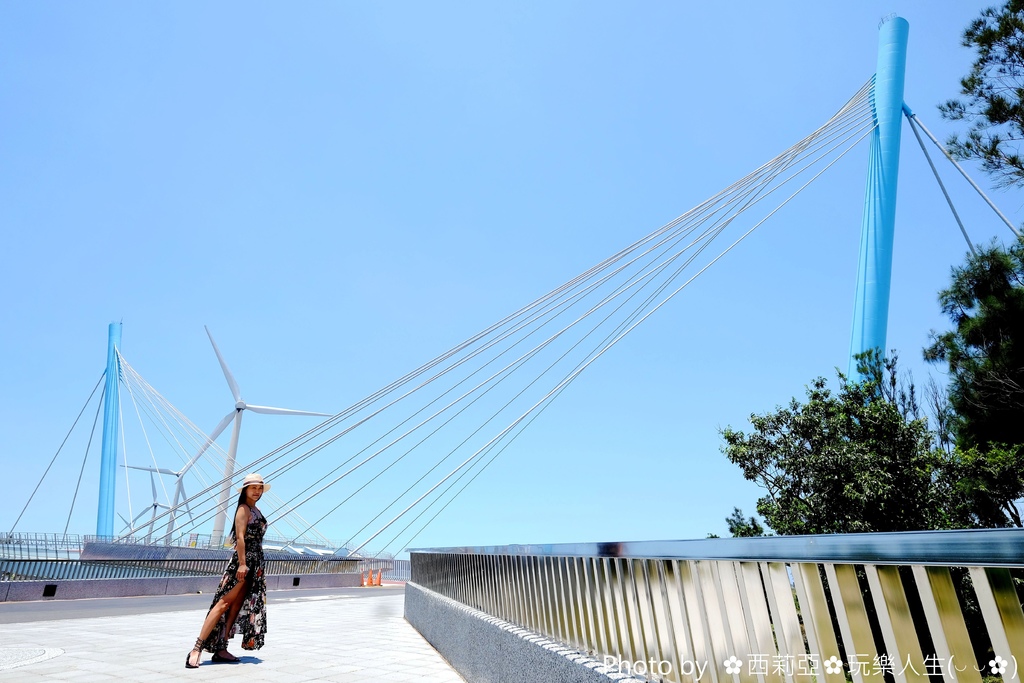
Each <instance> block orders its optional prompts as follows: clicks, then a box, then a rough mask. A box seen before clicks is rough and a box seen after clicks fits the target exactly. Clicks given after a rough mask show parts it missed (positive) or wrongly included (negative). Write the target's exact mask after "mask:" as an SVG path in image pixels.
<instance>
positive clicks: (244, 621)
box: [203, 507, 267, 652]
mask: <svg viewBox="0 0 1024 683" xmlns="http://www.w3.org/2000/svg"><path fill="white" fill-rule="evenodd" d="M266 531H267V519H266V517H264V516H263V513H261V512H260V511H259V510H257V509H256V508H255V507H254V508H250V510H249V523H248V524H247V525H246V527H245V566H246V567H248V568H249V571H248V572H247V573H246V579H245V583H246V588H245V597H244V598H242V607H241V609H240V610H239V611H238V617H237V618H236V619H235V623H233V624H231V625H230V628H229V625H228V623H227V621H228V614H227V613H225V614H224V616H222V617H221V618H220V621H218V622H217V626H216V627H215V628H214V629H213V633H211V634H210V635H209V637H208V638H207V639H206V640H205V641H204V642H203V649H205V650H206V651H207V652H218V651H220V650H226V649H227V647H228V640H230V639H231V638H232V637H233V636H234V635H235V633H236V632H237V630H238V629H239V628H241V630H242V648H244V649H246V650H259V649H260V648H261V647H263V636H264V634H265V633H266V632H267V582H266V579H265V578H264V576H263V535H264V534H265V533H266ZM237 585H238V551H237V550H236V551H235V552H234V553H233V554H232V555H231V561H230V562H228V566H227V569H225V570H224V576H223V577H222V578H221V580H220V586H218V588H217V593H216V594H215V595H214V596H213V602H212V603H210V609H213V606H214V605H216V604H217V601H218V600H220V599H221V598H222V597H224V596H225V595H227V593H228V592H229V591H230V590H231V589H232V588H234V587H235V586H237ZM207 613H209V612H207Z"/></svg>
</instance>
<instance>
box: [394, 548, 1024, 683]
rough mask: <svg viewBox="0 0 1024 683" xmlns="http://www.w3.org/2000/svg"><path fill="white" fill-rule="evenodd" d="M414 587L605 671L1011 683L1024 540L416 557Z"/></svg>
mask: <svg viewBox="0 0 1024 683" xmlns="http://www.w3.org/2000/svg"><path fill="white" fill-rule="evenodd" d="M411 558H412V581H413V583H415V584H419V585H420V586H422V587H424V588H427V589H429V590H432V591H434V592H436V593H439V594H441V595H444V596H447V597H448V598H451V599H453V600H455V601H457V602H460V603H462V604H464V605H467V606H469V607H472V608H474V609H477V610H480V611H481V612H484V613H486V614H488V615H491V616H493V617H497V618H499V619H502V620H504V621H507V622H511V623H512V624H515V625H518V626H520V627H523V628H526V629H529V630H532V631H535V632H537V633H539V634H542V635H544V636H547V637H549V638H552V639H554V640H558V641H561V642H563V643H565V644H567V645H569V646H571V647H572V648H575V649H577V650H579V651H580V652H582V653H584V654H589V655H590V656H592V657H594V658H596V659H597V660H598V661H600V662H603V663H604V664H605V665H606V666H607V667H608V668H609V669H611V670H613V671H617V672H621V673H624V674H633V675H634V676H641V677H643V676H647V677H648V678H656V679H661V680H666V681H688V682H694V681H696V682H699V683H726V682H729V683H735V682H737V681H738V682H740V683H754V681H757V682H758V683H805V682H806V683H810V682H811V681H816V682H818V683H846V682H847V681H852V682H853V683H866V682H868V681H878V682H879V683H881V682H882V681H887V682H890V683H892V682H895V683H936V682H937V681H940V680H941V681H943V682H944V683H982V680H983V678H985V679H989V678H990V677H991V676H994V675H996V674H998V675H1000V676H1001V677H1002V680H1003V681H1011V680H1012V681H1020V673H1019V671H1018V665H1024V612H1022V608H1021V602H1022V600H1021V594H1020V593H1019V592H1018V591H1022V590H1024V588H1022V578H1024V572H1022V567H1024V530H1022V529H1009V530H1004V529H993V530H977V531H950V532H909V533H891V534H889V533H885V534H843V535H831V536H790V537H762V538H736V539H706V540H698V541H667V542H641V543H606V544H595V543H584V544H559V545H546V546H500V547H483V548H440V549H424V550H414V551H412V554H411Z"/></svg>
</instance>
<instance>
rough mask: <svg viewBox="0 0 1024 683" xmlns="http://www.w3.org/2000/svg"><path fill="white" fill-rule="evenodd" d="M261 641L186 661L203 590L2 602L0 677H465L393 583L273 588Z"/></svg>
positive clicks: (202, 608)
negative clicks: (227, 658) (408, 613)
mask: <svg viewBox="0 0 1024 683" xmlns="http://www.w3.org/2000/svg"><path fill="white" fill-rule="evenodd" d="M269 598H270V600H269V601H270V604H269V606H268V608H267V612H268V620H269V624H268V625H269V629H268V632H267V641H266V645H265V646H264V647H263V649H262V650H258V651H254V652H248V651H246V650H242V649H241V648H240V647H239V646H238V642H239V639H238V638H235V640H234V641H233V645H234V647H233V648H232V651H233V652H234V653H235V654H236V655H238V656H239V657H241V658H242V660H243V663H241V664H213V663H212V662H210V657H209V655H208V654H206V655H204V661H203V664H202V666H201V667H200V668H199V669H194V670H189V669H185V668H184V664H185V661H184V660H185V653H186V652H187V651H188V649H189V647H190V645H191V643H192V642H193V641H194V640H195V636H196V632H197V631H198V629H199V625H200V623H201V622H202V618H203V616H204V615H205V612H206V608H207V607H208V605H209V599H210V596H208V595H194V596H167V597H163V596H162V597H160V598H117V599H107V600H74V601H59V602H33V603H0V672H2V673H0V678H2V679H3V680H4V682H5V683H7V682H14V681H58V680H59V681H67V680H75V681H83V682H84V681H113V680H132V681H142V682H145V681H176V680H188V681H197V680H211V679H213V678H215V679H217V680H219V681H224V680H231V681H235V680H237V681H242V680H245V681H251V682H258V681H268V682H273V683H297V682H299V681H339V682H346V683H347V682H357V681H358V682H360V683H362V682H369V681H394V682H397V683H401V682H402V681H424V682H426V683H457V682H460V681H462V678H461V677H460V676H459V675H458V674H457V673H455V671H454V670H452V668H451V667H450V666H449V665H448V664H447V663H446V662H445V661H444V659H442V658H441V656H440V655H439V654H438V653H437V652H436V651H435V650H434V649H433V648H432V647H431V646H430V645H429V644H428V643H427V642H426V641H425V640H423V638H422V636H420V635H419V633H417V632H416V630H415V629H413V628H412V626H410V625H409V624H408V622H406V621H405V619H404V617H403V600H404V597H403V592H402V590H401V589H400V588H398V587H394V588H392V587H387V586H385V587H382V588H362V589H336V590H333V591H329V590H323V591H274V592H272V593H270V595H269Z"/></svg>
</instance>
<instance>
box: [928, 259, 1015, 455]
mask: <svg viewBox="0 0 1024 683" xmlns="http://www.w3.org/2000/svg"><path fill="white" fill-rule="evenodd" d="M939 302H940V304H941V306H942V311H943V312H944V313H945V314H946V315H948V316H949V318H950V320H951V321H952V323H953V329H952V330H950V331H948V332H944V333H941V334H937V333H935V332H933V333H932V344H931V346H929V347H928V348H926V349H925V352H924V354H925V358H926V359H927V360H929V361H932V362H936V363H945V364H946V365H947V367H948V369H949V404H950V408H952V412H953V416H952V419H951V423H950V427H951V429H952V432H953V434H954V436H955V439H956V444H957V446H958V447H959V448H960V449H962V450H964V451H968V450H969V449H972V448H977V449H981V450H986V449H987V448H988V445H989V444H990V443H998V444H1009V445H1015V444H1024V239H1019V240H1018V241H1017V242H1016V243H1015V244H1013V245H1012V246H1011V247H1010V248H1009V249H1003V248H1001V247H998V246H996V245H991V246H989V247H988V248H985V249H982V250H980V251H979V252H978V253H977V255H974V256H970V257H969V258H968V259H967V262H966V263H965V265H963V266H959V267H956V268H954V269H953V275H952V284H951V285H950V287H949V288H948V289H945V290H943V291H942V292H940V293H939Z"/></svg>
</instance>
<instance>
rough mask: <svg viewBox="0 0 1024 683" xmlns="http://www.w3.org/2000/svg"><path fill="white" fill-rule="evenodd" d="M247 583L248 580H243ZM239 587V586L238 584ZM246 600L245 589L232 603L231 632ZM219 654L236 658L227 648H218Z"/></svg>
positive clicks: (230, 612) (228, 626)
mask: <svg viewBox="0 0 1024 683" xmlns="http://www.w3.org/2000/svg"><path fill="white" fill-rule="evenodd" d="M243 583H246V582H243ZM236 588H237V586H236ZM225 597H226V596H225ZM244 602H245V591H244V590H243V591H242V592H241V594H240V595H239V596H238V599H237V600H235V601H234V602H232V603H231V609H230V610H229V611H228V620H227V622H226V623H227V629H228V631H229V632H230V631H231V628H232V627H233V626H234V625H235V620H236V619H238V613H239V612H240V611H241V609H242V603H244ZM217 654H219V655H220V656H221V657H227V658H228V659H232V658H234V655H233V654H231V653H230V652H228V651H227V650H218V651H217Z"/></svg>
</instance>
